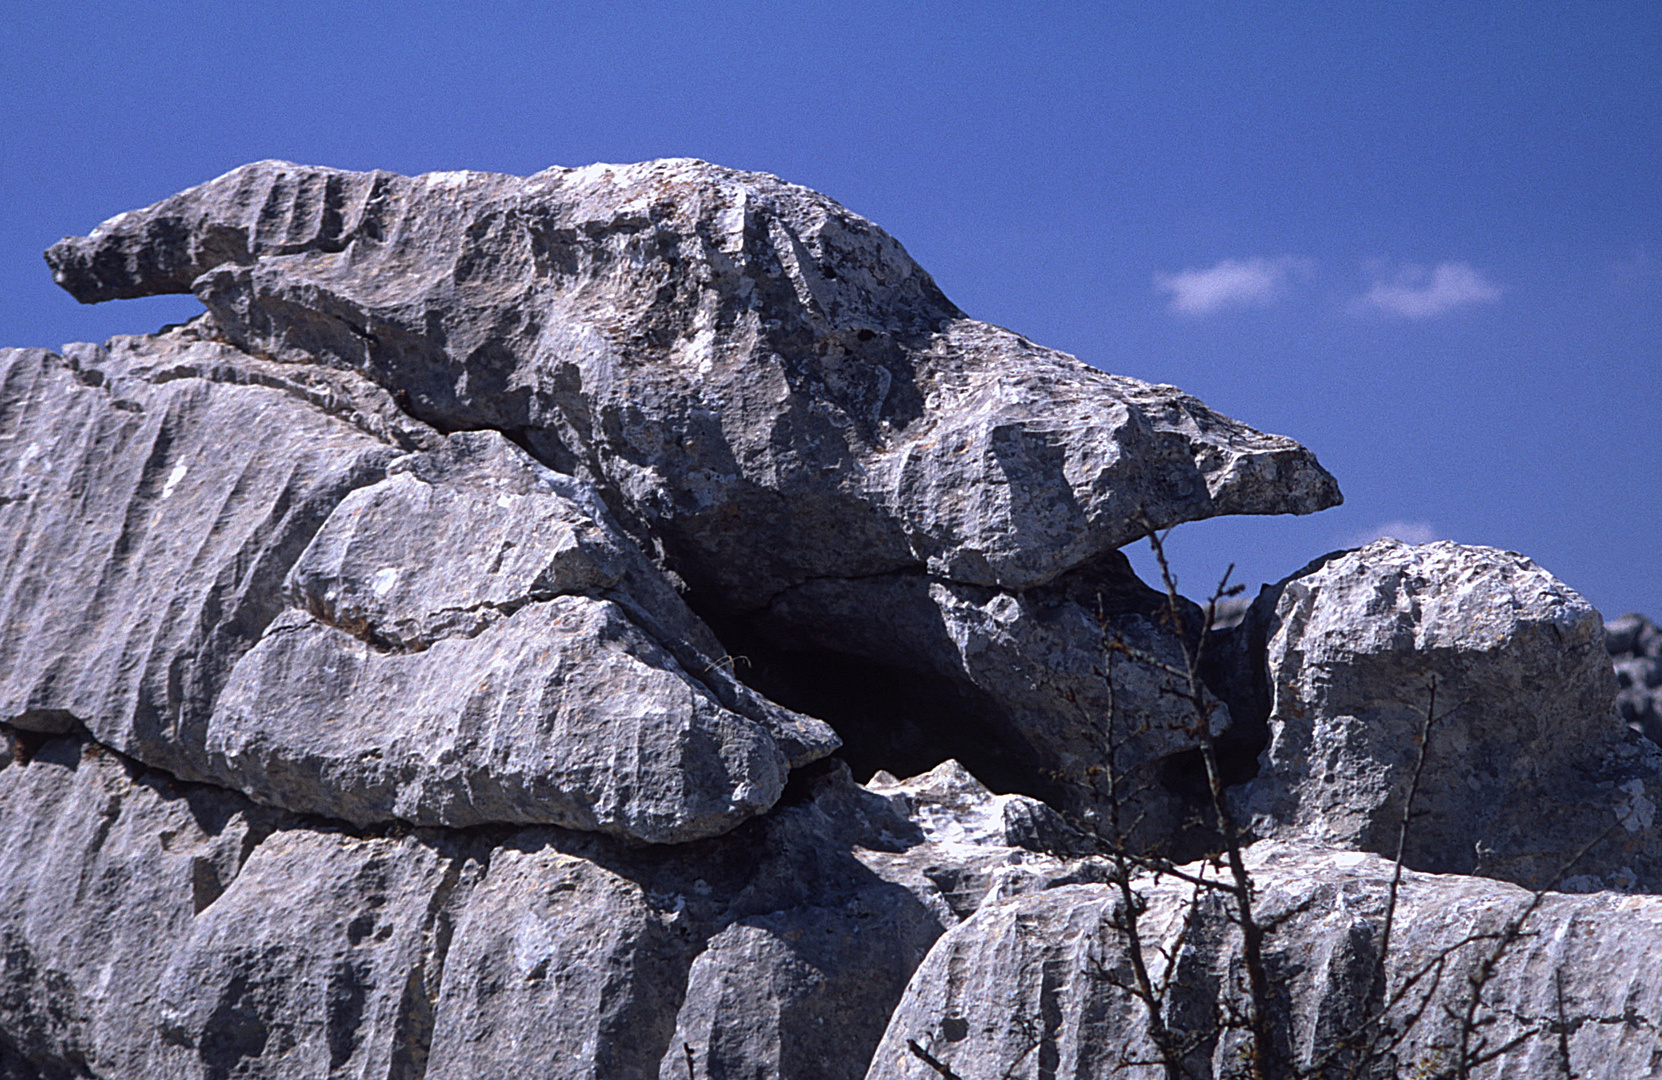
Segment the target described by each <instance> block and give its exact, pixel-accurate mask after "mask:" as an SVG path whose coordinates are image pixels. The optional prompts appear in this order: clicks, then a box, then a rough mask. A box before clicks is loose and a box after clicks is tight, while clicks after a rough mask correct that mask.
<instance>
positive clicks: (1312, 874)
mask: <svg viewBox="0 0 1662 1080" xmlns="http://www.w3.org/2000/svg"><path fill="white" fill-rule="evenodd" d="M1248 867H1249V869H1250V871H1251V872H1252V874H1253V879H1254V882H1255V884H1256V887H1257V891H1258V893H1259V896H1258V900H1257V903H1258V910H1259V911H1260V912H1261V913H1262V919H1261V921H1262V922H1264V923H1265V924H1266V925H1268V926H1270V927H1271V928H1272V929H1271V931H1270V933H1269V934H1268V936H1267V938H1266V943H1265V956H1266V961H1267V966H1268V968H1269V970H1270V971H1271V972H1272V973H1273V977H1274V985H1275V988H1276V989H1275V994H1274V995H1273V996H1274V1009H1275V1016H1276V1025H1275V1026H1276V1029H1277V1030H1278V1031H1279V1032H1281V1033H1282V1036H1283V1039H1284V1042H1283V1044H1282V1045H1280V1046H1278V1047H1277V1050H1276V1053H1277V1055H1278V1058H1279V1060H1280V1061H1281V1062H1283V1063H1285V1064H1288V1065H1290V1066H1291V1067H1290V1068H1289V1069H1288V1070H1287V1071H1286V1073H1285V1074H1284V1075H1289V1076H1291V1075H1300V1076H1318V1077H1323V1078H1328V1077H1332V1078H1334V1080H1337V1078H1339V1077H1345V1076H1366V1077H1370V1078H1373V1077H1379V1078H1384V1077H1421V1076H1424V1077H1432V1076H1471V1077H1473V1078H1485V1080H1487V1078H1498V1077H1552V1076H1566V1075H1568V1076H1581V1077H1612V1078H1614V1077H1629V1076H1647V1075H1651V1074H1652V1072H1653V1070H1654V1068H1655V1065H1656V1061H1657V1055H1658V1042H1657V1033H1656V1020H1657V1018H1658V1017H1659V1016H1662V967H1659V965H1662V959H1659V955H1658V953H1657V951H1656V949H1655V947H1654V943H1655V941H1656V937H1657V935H1658V934H1659V933H1662V898H1658V897H1654V896H1643V897H1635V896H1621V895H1615V894H1609V893H1606V894H1603V895H1599V896H1566V895H1561V894H1550V895H1546V896H1544V897H1541V898H1539V899H1537V898H1536V897H1535V896H1533V895H1531V894H1530V893H1529V892H1527V891H1525V890H1523V889H1521V888H1518V887H1517V886H1514V885H1508V884H1504V883H1500V882H1495V881H1488V880H1485V879H1482V878H1475V877H1452V876H1436V875H1429V874H1418V873H1413V872H1409V873H1407V874H1405V875H1404V877H1403V880H1402V883H1401V888H1400V891H1399V899H1398V903H1397V907H1396V914H1395V918H1394V920H1393V930H1392V935H1391V938H1390V942H1389V945H1388V948H1387V951H1386V952H1385V954H1384V955H1383V956H1382V955H1381V952H1380V949H1381V946H1382V943H1383V933H1384V926H1385V918H1384V916H1385V909H1386V906H1387V904H1388V902H1389V901H1388V898H1389V895H1390V882H1391V878H1392V875H1393V870H1394V867H1393V864H1392V863H1391V862H1390V861H1388V860H1386V859H1382V858H1379V857H1377V856H1373V855H1366V854H1362V853H1355V852H1350V853H1347V852H1323V851H1320V850H1316V849H1310V848H1305V847H1301V846H1298V845H1282V844H1276V843H1273V842H1265V843H1261V844H1258V845H1255V846H1254V847H1253V848H1252V849H1251V850H1250V851H1249V852H1248ZM1186 869H1187V870H1188V871H1189V872H1191V873H1206V872H1208V871H1207V869H1206V868H1205V867H1204V866H1202V865H1200V864H1195V865H1191V866H1189V867H1187V868H1186ZM1137 894H1138V896H1139V897H1140V898H1141V899H1140V902H1141V903H1143V904H1145V905H1146V909H1145V910H1144V911H1143V912H1142V913H1141V915H1140V916H1139V919H1138V929H1139V932H1140V934H1141V935H1143V939H1144V941H1145V942H1146V943H1147V947H1146V949H1145V951H1144V955H1145V957H1146V958H1147V962H1148V964H1149V965H1150V968H1151V971H1150V975H1151V978H1152V979H1153V980H1154V982H1155V983H1156V984H1160V983H1164V982H1166V981H1167V980H1168V979H1169V985H1170V990H1169V993H1168V995H1167V1006H1166V1009H1165V1011H1164V1014H1163V1015H1164V1018H1165V1022H1166V1024H1167V1025H1168V1027H1169V1028H1170V1030H1171V1031H1172V1032H1173V1033H1174V1035H1176V1036H1177V1037H1178V1038H1179V1039H1180V1040H1181V1044H1180V1045H1181V1046H1183V1047H1185V1048H1186V1049H1185V1052H1184V1053H1182V1054H1181V1055H1178V1061H1177V1062H1176V1073H1175V1075H1178V1076H1183V1077H1190V1076H1192V1077H1236V1076H1246V1075H1248V1073H1247V1072H1246V1069H1245V1056H1244V1044H1243V1038H1242V1035H1241V1032H1240V1029H1239V1019H1238V1018H1239V1017H1240V1016H1241V1015H1242V1009H1243V1007H1244V1004H1245V1002H1244V982H1245V976H1244V974H1243V971H1242V967H1241V964H1242V961H1241V948H1240V933H1239V930H1238V928H1237V924H1236V923H1234V922H1232V921H1231V917H1230V909H1229V907H1228V905H1227V904H1226V903H1225V902H1224V901H1223V899H1222V897H1221V895H1220V894H1218V893H1216V892H1208V891H1206V890H1204V889H1203V890H1200V892H1199V895H1198V898H1197V892H1196V889H1195V888H1194V886H1192V885H1190V884H1188V883H1186V882H1183V881H1179V880H1178V879H1176V878H1174V877H1162V878H1160V879H1158V880H1157V879H1155V878H1154V877H1153V876H1152V875H1145V876H1143V877H1141V878H1139V879H1138V881H1137ZM1124 926H1125V918H1124V911H1123V904H1122V901H1121V897H1120V892H1119V889H1118V888H1117V887H1113V886H1108V885H1076V886H1069V887H1065V888H1058V889H1054V890H1050V891H1047V892H1041V893H1035V894H1031V895H1026V896H1020V897H1017V898H1015V899H1012V900H1007V901H1001V902H999V903H995V904H988V905H985V906H984V907H982V908H981V909H980V910H979V911H977V912H976V913H975V915H974V916H972V917H971V918H970V919H968V920H967V921H966V922H964V923H963V924H961V925H960V926H958V927H957V928H955V929H953V930H952V931H950V932H948V933H947V934H946V936H944V937H943V938H942V939H941V940H940V941H939V942H938V943H937V944H936V946H935V948H934V949H932V950H931V951H930V954H929V958H928V960H926V961H925V962H924V964H923V966H922V967H920V968H919V969H918V972H917V974H916V975H914V976H913V977H912V981H911V984H910V985H909V986H908V987H907V989H906V997H905V999H904V1000H903V1001H902V1002H901V1003H900V1005H899V1007H898V1008H897V1009H896V1010H895V1014H894V1020H893V1021H892V1022H891V1023H890V1025H889V1028H888V1031H887V1032H886V1033H885V1035H884V1037H883V1043H882V1045H881V1046H880V1047H879V1048H878V1050H877V1054H876V1056H875V1058H874V1059H873V1061H872V1065H871V1069H870V1072H869V1073H868V1074H867V1077H868V1080H902V1078H905V1080H938V1075H939V1074H937V1073H936V1072H935V1071H933V1070H932V1069H931V1068H930V1067H929V1066H928V1065H926V1064H925V1063H924V1062H923V1061H922V1060H920V1059H919V1058H917V1057H916V1056H915V1055H913V1054H912V1053H911V1052H910V1051H909V1050H908V1048H907V1040H915V1041H916V1042H917V1043H918V1044H919V1045H920V1046H921V1047H923V1048H924V1049H925V1050H926V1051H927V1052H929V1053H931V1054H933V1055H934V1056H935V1057H936V1058H937V1059H938V1060H940V1061H941V1062H943V1063H944V1064H945V1065H946V1066H947V1067H949V1068H951V1069H952V1070H953V1071H954V1072H955V1073H956V1074H957V1075H959V1076H961V1077H966V1078H968V1077H987V1076H1001V1077H1010V1078H1012V1080H1037V1078H1041V1077H1053V1076H1080V1077H1085V1076H1090V1077H1096V1076H1104V1077H1110V1076H1111V1077H1121V1076H1123V1077H1133V1076H1139V1077H1140V1076H1159V1075H1173V1073H1170V1072H1166V1073H1164V1074H1163V1073H1162V1070H1161V1067H1160V1065H1159V1061H1160V1057H1159V1054H1158V1053H1157V1050H1156V1047H1155V1045H1154V1043H1153V1040H1152V1039H1151V1037H1150V1035H1149V1025H1148V1013H1147V1010H1146V1009H1145V1007H1144V1006H1143V1005H1142V1003H1141V1002H1139V1001H1137V1000H1135V999H1133V997H1132V996H1131V995H1130V994H1129V993H1128V992H1127V991H1126V989H1125V988H1126V987H1127V986H1129V985H1131V982H1132V979H1133V974H1132V970H1131V966H1130V959H1129V956H1128V953H1127V946H1126V944H1125V942H1126V936H1125V931H1124ZM1486 967H1487V968H1490V969H1492V970H1491V973H1490V975H1489V976H1488V977H1486V978H1481V979H1480V981H1479V982H1477V983H1475V984H1474V981H1473V980H1474V977H1478V976H1480V975H1481V973H1482V971H1483V970H1484V969H1485V968H1486ZM1474 991H1475V992H1476V993H1477V994H1478V995H1479V997H1478V1002H1477V1004H1476V1006H1475V1007H1473V1008H1472V1009H1471V1010H1470V1014H1469V1015H1471V1016H1472V1018H1473V1021H1474V1023H1473V1024H1471V1025H1467V1024H1465V1023H1464V1022H1463V1018H1464V1017H1466V1016H1467V1015H1468V1003H1469V1001H1470V999H1471V997H1472V995H1473V993H1474ZM1381 1020H1384V1021H1386V1022H1387V1023H1388V1024H1389V1029H1388V1030H1385V1031H1383V1032H1382V1031H1381V1025H1380V1023H1379V1021H1381ZM1463 1029H1464V1030H1466V1031H1467V1032H1468V1037H1466V1038H1465V1039H1464V1040H1462V1030H1463ZM1393 1033H1394V1034H1393ZM1369 1035H1377V1037H1376V1038H1374V1039H1372V1040H1371V1041H1372V1045H1373V1052H1372V1053H1371V1054H1369V1053H1368V1052H1367V1051H1366V1049H1365V1048H1366V1047H1367V1046H1368V1045H1369V1042H1370V1040H1369V1038H1368V1036H1369ZM1359 1036H1360V1037H1359ZM1347 1044H1349V1045H1348V1046H1347ZM1462 1047H1464V1052H1463V1051H1462ZM1368 1057H1371V1058H1372V1061H1371V1063H1366V1064H1365V1062H1366V1059H1367V1058H1368ZM1462 1061H1464V1066H1462ZM1295 1069H1296V1070H1298V1071H1296V1072H1295V1071H1294V1070H1295Z"/></svg>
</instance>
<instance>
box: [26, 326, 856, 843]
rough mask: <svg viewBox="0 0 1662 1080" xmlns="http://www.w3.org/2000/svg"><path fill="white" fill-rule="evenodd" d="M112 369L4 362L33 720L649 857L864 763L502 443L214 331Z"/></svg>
mask: <svg viewBox="0 0 1662 1080" xmlns="http://www.w3.org/2000/svg"><path fill="white" fill-rule="evenodd" d="M112 344H113V345H114V348H113V349H111V350H102V349H82V350H80V351H78V352H73V353H72V354H71V355H70V356H68V357H60V356H57V355H56V354H51V353H45V352H41V351H39V350H8V351H6V352H5V353H3V354H0V361H3V362H4V364H5V367H4V369H3V374H0V386H3V387H4V388H5V389H6V392H7V394H8V398H7V408H6V409H5V411H4V412H3V413H0V438H3V439H4V442H3V443H0V446H4V448H5V450H6V452H7V457H8V459H9V463H10V466H11V468H10V470H9V473H10V482H11V492H12V493H13V494H12V496H11V498H10V499H9V500H8V501H7V502H6V503H5V504H4V505H0V535H3V536H4V537H5V541H6V542H5V543H4V545H3V547H4V551H3V553H0V570H3V572H4V573H3V578H4V585H3V586H0V590H3V591H0V661H3V662H4V669H3V672H0V716H4V717H5V718H7V719H8V720H10V721H11V722H12V723H15V724H17V725H18V726H20V727H23V728H29V729H34V730H41V731H57V732H62V731H67V730H69V729H70V728H71V727H72V726H74V725H75V724H77V723H80V724H84V725H85V726H86V727H87V729H88V730H89V731H90V732H92V734H93V735H94V736H96V737H97V738H98V739H99V740H100V741H102V742H104V743H105V744H107V745H109V746H111V747H114V748H116V749H119V750H120V751H122V752H123V753H126V754H130V755H132V756H133V757H135V758H137V759H139V760H141V761H144V762H146V763H147V764H150V765H154V766H156V767H159V768H165V769H168V770H169V771H171V772H173V773H174V774H176V775H179V776H181V777H184V778H188V779H193V780H212V781H214V782H217V783H221V784H224V785H226V786H228V787H232V788H235V789H236V790H239V791H242V792H245V793H247V794H250V795H252V796H253V797H255V798H256V799H259V800H261V801H264V802H268V803H271V804H273V805H277V806H282V807H285V808H287V809H292V810H298V811H303V812H309V813H316V814H321V815H324V816H328V817H334V818H340V819H344V820H346V821H350V822H354V823H357V824H360V825H363V824H368V823H371V822H377V821H387V820H391V819H393V818H401V819H403V820H405V821H409V822H412V823H415V824H435V825H436V824H446V825H475V824H486V823H492V822H518V823H550V824H560V825H565V826H568V827H572V828H579V829H595V830H599V831H604V832H613V833H617V834H619V835H623V836H629V837H634V838H638V839H643V840H649V841H653V842H671V841H677V840H686V839H691V838H694V837H698V836H709V835H714V834H718V833H721V832H725V831H727V830H728V829H730V828H732V827H733V825H735V824H737V823H738V822H739V821H742V820H743V819H744V818H746V817H749V816H751V815H753V814H756V813H759V812H761V811H764V810H766V809H767V808H768V807H769V806H771V805H773V803H774V801H775V800H777V799H778V797H779V795H780V793H781V792H782V791H783V790H784V784H785V778H786V775H787V773H788V771H789V768H790V767H791V766H792V765H800V764H803V763H806V762H807V761H811V760H813V759H815V758H817V757H821V756H823V755H824V754H826V753H829V752H830V751H831V750H833V749H835V747H836V746H837V738H836V735H835V734H834V733H833V732H832V731H831V729H830V728H829V727H827V726H826V725H825V724H823V723H822V722H819V721H817V720H813V719H811V718H808V717H803V716H797V715H795V714H792V713H790V712H788V711H787V710H785V709H782V708H780V707H779V706H777V705H775V704H773V703H772V702H769V701H766V700H765V699H762V698H760V697H759V696H758V695H756V694H755V693H754V692H752V691H750V690H749V689H748V688H746V687H744V686H742V685H741V684H739V683H738V682H737V681H736V680H734V679H733V677H732V675H731V673H730V671H729V670H728V669H727V667H726V666H725V665H723V663H722V655H723V653H722V648H721V645H720V643H719V642H717V641H716V639H715V637H714V635H712V634H711V633H710V632H709V630H708V629H707V628H706V627H704V626H703V625H702V624H701V623H700V622H699V620H698V619H697V617H696V616H694V615H693V614H692V613H691V611H689V610H688V609H687V607H686V605H685V603H684V602H683V601H682V600H681V599H680V597H679V596H677V595H676V593H675V591H674V589H673V588H671V587H670V585H669V584H668V583H667V582H666V581H665V580H664V579H663V577H662V575H661V573H660V572H659V571H658V570H657V569H656V568H655V567H654V566H653V565H652V564H651V563H650V562H649V561H648V560H647V558H646V557H645V556H644V555H643V554H642V553H641V552H640V551H639V549H638V548H637V547H636V546H635V544H634V543H633V541H631V540H630V539H629V538H628V537H627V536H626V535H625V534H624V533H622V532H621V531H620V530H619V528H618V527H617V526H616V525H614V524H612V522H611V519H610V516H609V514H608V513H607V511H606V509H605V507H604V505H603V504H602V503H601V502H600V501H599V500H598V499H597V498H595V497H594V496H593V494H592V492H591V491H590V489H589V488H588V487H587V485H585V484H583V483H581V482H580V481H576V480H574V479H572V478H571V477H568V476H562V475H559V474H556V473H553V472H551V471H550V470H548V469H547V468H546V467H544V466H542V465H539V464H538V463H536V462H535V461H533V460H532V459H530V458H529V457H528V456H527V455H526V454H525V453H524V452H523V451H521V450H519V449H518V448H517V447H515V446H513V445H512V444H510V443H508V442H507V441H506V440H505V439H504V438H503V437H502V436H500V435H498V434H496V433H494V432H476V433H461V434H457V435H453V436H450V437H449V438H446V437H444V436H442V435H439V434H438V433H437V432H434V431H432V430H431V429H429V428H426V427H425V426H424V425H420V424H418V423H416V422H413V421H409V420H408V418H406V417H403V416H402V414H401V413H399V412H398V410H397V409H396V408H394V407H392V405H391V403H390V401H388V400H387V398H386V395H385V394H384V392H383V391H381V390H379V389H378V388H376V387H374V386H372V385H369V384H367V383H363V382H362V380H361V379H358V378H357V377H356V376H353V375H351V374H349V373H346V372H328V371H326V370H324V369H318V368H298V369H297V368H294V367H293V366H291V365H278V364H274V363H270V362H266V361H260V360H257V359H255V358H252V357H248V356H246V355H243V354H240V353H238V352H237V351H236V350H234V349H231V348H229V347H226V346H224V345H220V344H215V343H212V342H203V341H199V340H196V339H195V336H194V335H193V334H191V333H190V332H188V331H181V332H178V333H176V334H175V335H174V337H173V338H158V339H126V340H124V341H121V342H118V343H112ZM310 372H317V373H318V375H319V378H318V381H319V382H320V383H321V384H322V385H321V388H319V389H318V390H317V391H316V392H314V393H312V394H310V395H309V396H308V395H307V394H303V393H299V392H297V390H296V387H299V386H303V384H304V383H305V382H306V378H307V375H308V373H310ZM285 380H286V382H285ZM291 384H292V385H291ZM336 387H344V389H340V390H338V391H337V390H336ZM351 395H355V396H356V398H357V399H363V400H367V401H368V402H369V403H370V405H369V407H367V408H364V407H360V406H359V405H358V404H356V403H355V401H354V398H353V396H351ZM320 396H328V397H330V398H332V400H333V401H334V402H335V403H336V405H337V407H336V408H335V409H333V410H332V411H326V410H325V409H323V408H319V407H318V406H317V405H316V403H315V400H314V399H316V398H318V397H320ZM383 414H385V415H386V416H390V417H392V418H396V422H393V421H391V420H388V419H386V418H385V416H384V415H383ZM400 424H401V425H402V426H399V425H400ZM389 440H390V441H389ZM401 444H402V445H401ZM423 446H424V447H427V449H418V447H423ZM411 450H414V453H411V452H410V451H411Z"/></svg>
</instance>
